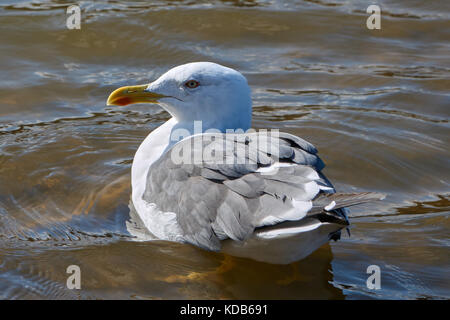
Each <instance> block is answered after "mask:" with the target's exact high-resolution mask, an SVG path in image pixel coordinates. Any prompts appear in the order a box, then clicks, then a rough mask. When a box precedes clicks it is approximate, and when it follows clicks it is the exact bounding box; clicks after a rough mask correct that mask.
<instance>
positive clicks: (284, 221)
mask: <svg viewBox="0 0 450 320" xmlns="http://www.w3.org/2000/svg"><path fill="white" fill-rule="evenodd" d="M107 103H108V105H118V106H124V105H129V104H133V103H153V104H154V103H158V104H159V105H160V106H161V107H163V108H164V109H165V110H166V111H167V112H168V113H169V114H170V115H171V116H172V118H171V119H170V120H169V121H167V122H166V123H164V124H163V125H161V126H160V127H159V128H157V129H155V130H154V131H153V132H151V133H150V134H149V135H148V136H147V138H146V139H145V140H144V141H143V142H142V144H141V145H140V146H139V148H138V150H137V152H136V155H135V157H134V160H133V165H132V170H131V171H132V205H133V207H134V210H135V213H136V214H137V215H136V216H135V219H136V220H139V224H141V225H143V226H144V227H143V229H145V233H146V234H147V235H149V236H150V238H152V239H162V240H167V241H177V242H182V243H190V244H193V245H196V246H198V247H201V248H203V249H206V250H213V251H223V252H227V253H230V254H232V255H236V256H242V257H249V258H253V259H255V260H259V261H265V262H270V263H290V262H293V261H296V260H299V259H302V258H303V257H305V256H307V255H309V254H310V253H311V252H313V251H314V250H316V249H317V248H318V247H320V246H321V245H323V244H324V243H325V242H327V241H329V240H330V239H335V240H336V239H338V238H339V237H340V230H341V229H342V228H345V227H346V226H348V224H349V223H348V219H347V215H346V212H347V209H346V208H345V207H346V206H350V205H355V204H358V203H364V202H368V201H372V200H378V199H381V198H383V195H381V194H378V193H368V192H366V193H357V194H355V193H354V194H342V193H335V190H334V187H333V186H332V185H331V183H330V182H329V181H328V179H326V178H325V176H324V175H323V174H322V173H321V170H322V169H323V167H324V165H323V162H322V161H321V160H320V158H319V157H318V156H317V150H316V148H315V147H314V146H313V145H311V144H310V143H308V142H307V141H305V140H303V139H301V138H299V137H296V136H293V135H290V134H287V133H280V134H279V136H277V137H276V138H270V139H272V140H271V143H272V144H275V145H277V146H279V153H278V154H277V157H274V155H273V154H270V153H268V152H267V150H263V149H260V148H259V147H258V149H257V150H256V153H254V154H253V155H252V154H248V152H247V153H245V155H244V156H243V155H242V154H243V153H239V152H235V153H232V154H233V156H234V157H235V158H236V159H234V160H249V158H252V159H253V160H254V161H253V163H252V164H251V165H242V163H248V162H249V161H247V162H245V161H244V162H242V161H232V162H231V163H229V162H226V163H227V164H225V163H224V162H220V163H219V162H217V163H214V162H213V163H211V162H208V163H205V162H201V163H194V164H176V163H173V161H172V159H171V156H170V152H171V150H173V149H174V148H175V145H178V146H179V145H180V144H187V143H191V141H190V139H192V137H193V136H192V135H193V134H194V133H198V132H197V131H196V130H194V129H195V128H194V127H195V123H196V122H197V121H201V130H202V131H201V132H205V131H207V130H210V129H214V130H216V131H220V132H222V133H224V134H223V139H225V140H227V141H231V144H232V148H233V150H244V149H245V144H246V143H244V142H243V141H244V140H242V139H237V138H236V137H237V135H238V134H229V133H227V134H225V132H226V130H228V129H232V130H237V129H242V130H244V131H245V130H247V129H249V128H250V126H251V116H252V101H251V93H250V88H249V86H248V83H247V80H246V79H245V77H244V76H243V75H242V74H241V73H239V72H237V71H235V70H233V69H231V68H227V67H224V66H221V65H219V64H215V63H211V62H196V63H189V64H185V65H181V66H177V67H175V68H173V69H171V70H169V71H168V72H166V73H165V74H163V75H162V76H161V77H159V78H158V79H157V80H155V81H154V82H152V83H150V84H148V85H138V86H127V87H122V88H119V89H117V90H115V91H114V92H113V93H111V95H110V96H109V98H108V102H107ZM177 129H182V130H185V131H187V132H188V137H187V138H186V137H185V138H184V139H183V140H181V141H179V142H177V141H173V137H172V134H173V132H174V131H175V130H177ZM259 135H260V133H253V134H250V135H247V137H249V139H250V140H251V139H255V140H256V139H258V137H259ZM211 146H212V144H208V142H206V143H204V144H203V145H202V147H203V148H208V147H209V148H211ZM239 157H241V158H242V157H247V158H246V159H237V158H239ZM272 169H276V170H274V171H273V172H274V173H273V174H265V173H267V172H271V171H270V170H272ZM132 211H133V209H132ZM131 229H132V228H130V230H131ZM130 232H131V231H130ZM134 234H136V235H137V234H138V233H137V232H135V233H134ZM140 236H141V237H142V235H140ZM142 239H144V237H142ZM146 239H147V238H146Z"/></svg>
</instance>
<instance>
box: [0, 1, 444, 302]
mask: <svg viewBox="0 0 450 320" xmlns="http://www.w3.org/2000/svg"><path fill="white" fill-rule="evenodd" d="M66 3H67V2H65V1H10V0H6V1H5V0H4V1H2V2H1V4H0V27H1V33H0V52H1V59H0V70H1V74H2V76H1V79H0V298H3V299H10V298H15V299H21V298H28V299H44V298H45V299H47V298H49V299H57V298H69V299H71V298H75V299H77V298H88V299H89V298H92V299H97V298H107V299H108V298H131V299H160V298H163V299H168V298H188V299H190V298H240V299H245V298H270V299H299V298H323V299H329V298H330V299H360V298H387V299H392V298H402V299H403V298H405V299H422V298H425V299H426V298H437V299H442V298H446V299H448V298H450V283H449V279H450V277H449V260H450V259H449V257H450V254H449V244H450V241H449V226H450V224H449V220H448V216H449V211H450V193H449V178H450V170H449V167H450V166H449V151H448V147H449V123H448V121H449V107H450V95H449V87H450V60H449V56H450V47H449V42H448V40H449V39H450V34H449V33H450V22H449V15H450V10H449V9H450V2H448V1H445V0H439V1H415V0H411V1H400V0H395V1H387V0H382V1H378V3H380V4H381V7H382V29H381V30H379V31H370V30H368V29H367V28H366V27H365V23H366V18H367V16H368V15H367V14H366V13H365V10H366V8H367V6H368V4H369V3H368V2H367V1H363V0H348V1H332V0H317V1H250V0H248V1H238V0H235V1H231V0H230V1H213V2H210V4H207V3H206V2H200V1H198V2H196V1H145V2H144V1H142V2H140V1H95V2H94V1H79V3H80V4H81V7H82V10H83V11H82V25H81V30H78V31H76V30H67V29H66V17H67V16H66V13H65V9H66V7H67V4H66ZM211 3H212V4H211ZM204 60H207V61H215V62H218V63H221V64H224V65H227V66H230V67H233V68H235V69H237V70H240V71H241V72H242V73H244V74H245V76H246V77H247V78H248V80H249V83H250V85H251V87H252V90H253V93H252V94H253V99H254V121H253V126H254V128H278V129H281V130H284V131H288V132H291V133H294V134H296V135H299V136H301V137H303V138H305V139H307V140H309V141H311V142H312V143H314V144H315V145H316V146H317V147H318V149H319V151H320V155H321V157H322V158H323V160H324V161H325V163H326V164H327V168H326V169H325V173H326V175H327V176H328V177H329V178H330V179H331V180H332V181H333V182H334V183H335V185H336V187H337V189H338V190H339V191H343V192H353V191H369V190H370V191H378V192H383V193H387V194H388V195H389V196H388V197H387V198H386V200H385V201H383V202H379V203H376V204H371V205H363V206H359V207H357V208H354V209H352V212H351V222H352V229H351V237H348V236H347V235H344V236H343V238H342V240H341V241H339V242H336V243H334V242H333V243H330V244H327V245H325V246H323V247H322V248H320V249H319V250H318V251H316V252H315V253H314V254H312V255H311V256H309V257H308V258H306V259H305V260H302V261H299V262H297V263H293V264H291V265H286V266H279V265H271V264H264V263H258V262H255V261H252V260H246V259H239V258H232V257H231V258H230V257H227V256H224V255H223V254H220V253H209V252H205V251H203V250H200V249H197V248H195V247H192V246H189V245H181V244H175V243H166V242H135V241H133V239H132V237H131V235H130V234H129V233H128V231H127V229H126V226H125V222H126V221H127V220H128V219H129V209H128V201H129V196H130V167H131V162H132V159H133V156H134V152H135V151H136V149H137V147H138V145H139V144H140V142H141V141H142V140H143V139H144V137H145V136H146V135H147V134H148V133H149V132H150V131H151V130H153V129H154V128H156V127H157V126H159V125H160V124H162V123H163V122H164V121H166V120H167V119H168V114H167V113H166V112H164V111H162V109H160V108H159V107H158V106H147V105H132V106H129V107H124V108H115V107H106V106H105V100H106V98H107V96H108V94H109V93H110V92H111V91H112V90H113V89H115V88H117V87H119V86H122V85H127V84H141V83H146V82H150V81H151V80H152V79H155V78H156V77H158V76H159V75H160V74H161V73H163V72H164V71H166V70H167V69H169V68H170V67H172V66H175V65H178V64H182V63H186V62H191V61H204ZM69 265H78V266H80V268H81V271H82V289H81V290H69V289H67V287H66V279H67V277H68V276H69V275H68V274H67V273H66V268H67V266H69ZM369 265H378V266H379V267H380V268H381V289H380V290H370V289H368V288H367V286H366V280H367V277H368V276H369V275H368V274H367V273H366V269H367V267H368V266H369Z"/></svg>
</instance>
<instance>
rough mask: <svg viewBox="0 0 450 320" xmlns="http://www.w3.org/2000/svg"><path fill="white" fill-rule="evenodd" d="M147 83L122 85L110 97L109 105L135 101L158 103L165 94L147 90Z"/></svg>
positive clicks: (121, 104)
mask: <svg viewBox="0 0 450 320" xmlns="http://www.w3.org/2000/svg"><path fill="white" fill-rule="evenodd" d="M146 89H147V85H146V84H144V85H140V86H128V87H121V88H119V89H116V90H114V91H113V92H112V93H111V94H110V95H109V97H108V101H107V102H106V104H107V105H108V106H126V105H128V104H133V103H157V102H158V99H160V98H164V97H166V96H165V95H162V94H159V93H156V92H151V91H146Z"/></svg>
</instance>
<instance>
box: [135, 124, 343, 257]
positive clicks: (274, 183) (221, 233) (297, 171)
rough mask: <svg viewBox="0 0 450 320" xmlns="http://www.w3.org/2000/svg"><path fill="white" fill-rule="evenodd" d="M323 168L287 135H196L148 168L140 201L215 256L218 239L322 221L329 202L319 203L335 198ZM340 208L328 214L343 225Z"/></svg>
mask: <svg viewBox="0 0 450 320" xmlns="http://www.w3.org/2000/svg"><path fill="white" fill-rule="evenodd" d="M323 167H324V164H323V162H322V161H321V159H320V158H319V157H318V156H317V150H316V149H315V148H314V146H313V145H311V144H310V143H308V142H307V141H305V140H303V139H301V138H299V137H296V136H293V135H290V134H286V133H279V135H276V136H272V135H269V134H267V133H250V134H203V135H196V136H192V137H189V138H187V139H185V140H183V141H181V142H179V143H177V144H176V145H175V146H174V147H172V148H171V149H170V150H169V151H167V152H166V153H165V154H164V155H163V156H162V157H161V158H160V159H159V160H158V161H157V162H155V163H154V164H153V165H152V166H151V168H150V170H149V173H148V177H147V185H146V190H145V193H144V196H143V199H144V200H145V201H147V202H149V203H155V204H156V205H157V206H158V207H159V209H160V210H162V211H164V212H174V213H176V219H177V223H178V225H179V227H180V229H181V230H182V232H183V235H182V236H183V238H184V240H185V241H186V242H189V243H192V244H194V245H197V246H200V247H202V248H205V249H208V250H214V251H218V250H220V248H221V244H220V241H221V240H223V239H226V238H231V239H233V240H237V241H243V240H245V239H247V238H248V237H249V236H250V235H251V234H252V233H253V231H254V229H255V228H260V227H264V226H270V225H275V224H279V223H282V222H285V221H297V220H301V219H302V218H304V217H305V216H307V215H311V214H314V215H318V214H321V212H323V211H324V210H323V208H324V207H326V206H327V205H328V204H329V203H331V202H332V201H333V200H331V199H330V201H328V202H327V201H326V199H322V198H320V197H319V196H320V195H321V194H322V193H330V192H331V193H333V192H334V188H333V186H332V185H331V184H330V183H329V181H328V180H327V179H326V178H325V177H324V176H323V175H322V174H321V173H320V170H322V169H323ZM314 199H319V200H320V201H321V202H318V204H315V203H314ZM320 206H321V208H319V207H320ZM339 208H340V206H339V205H337V206H336V207H335V209H334V210H330V212H332V213H333V215H335V216H336V215H337V216H341V219H344V220H345V221H346V218H345V213H343V212H340V211H339V210H338V209H339Z"/></svg>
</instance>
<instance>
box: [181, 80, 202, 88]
mask: <svg viewBox="0 0 450 320" xmlns="http://www.w3.org/2000/svg"><path fill="white" fill-rule="evenodd" d="M184 85H185V86H186V87H188V88H190V89H194V88H197V87H198V86H199V85H200V82H198V81H195V80H188V81H186V82H185V83H184Z"/></svg>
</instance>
